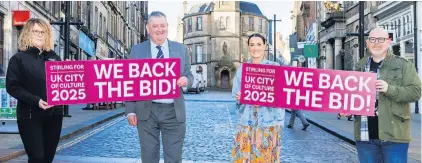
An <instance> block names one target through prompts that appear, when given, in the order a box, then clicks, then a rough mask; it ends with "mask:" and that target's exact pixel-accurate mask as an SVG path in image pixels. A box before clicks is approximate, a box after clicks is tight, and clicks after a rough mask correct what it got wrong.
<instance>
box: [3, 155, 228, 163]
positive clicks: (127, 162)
mask: <svg viewBox="0 0 422 163" xmlns="http://www.w3.org/2000/svg"><path fill="white" fill-rule="evenodd" d="M26 161H27V157H20V158H19V159H17V160H13V161H9V162H8V163H24V162H26ZM53 162H60V163H73V162H78V163H142V160H141V158H109V157H80V156H60V155H56V156H55V157H54V161H53ZM182 162H183V163H230V162H212V161H190V160H182ZM160 163H164V160H160Z"/></svg>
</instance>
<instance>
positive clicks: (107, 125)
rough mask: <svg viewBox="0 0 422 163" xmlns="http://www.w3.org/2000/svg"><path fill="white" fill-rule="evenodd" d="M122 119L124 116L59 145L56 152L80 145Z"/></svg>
mask: <svg viewBox="0 0 422 163" xmlns="http://www.w3.org/2000/svg"><path fill="white" fill-rule="evenodd" d="M123 119H125V117H124V116H121V117H117V118H116V119H114V120H112V121H111V122H108V123H106V124H105V125H103V126H101V127H99V128H97V129H94V130H92V131H90V132H88V133H86V134H83V135H81V136H79V137H77V138H75V139H74V140H72V141H69V142H67V143H64V144H62V145H60V146H59V147H57V150H56V151H59V150H62V149H65V148H69V147H71V146H73V145H75V144H77V143H80V142H81V141H84V140H85V139H87V138H89V137H91V136H92V135H95V134H97V133H98V132H101V131H103V130H105V129H106V128H108V127H111V126H113V125H115V124H116V123H119V122H120V121H122V120H123Z"/></svg>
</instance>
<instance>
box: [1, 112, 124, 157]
mask: <svg viewBox="0 0 422 163" xmlns="http://www.w3.org/2000/svg"><path fill="white" fill-rule="evenodd" d="M122 115H124V110H122V109H121V108H119V109H116V110H114V111H112V112H110V113H108V114H104V115H101V116H98V117H96V118H94V119H91V120H87V121H85V122H82V123H81V124H75V125H72V126H69V127H67V128H65V129H62V132H61V134H60V142H62V141H63V140H66V139H70V138H72V137H74V136H75V135H78V134H80V133H83V132H85V131H87V130H90V129H92V128H94V127H96V126H98V125H101V124H103V123H105V122H107V121H109V120H111V119H114V118H117V117H119V116H122ZM7 150H10V152H11V153H10V154H8V155H6V156H3V157H0V162H3V161H8V160H11V159H14V158H16V157H20V156H22V155H24V154H26V152H25V149H24V147H23V144H21V145H17V146H15V147H12V148H10V149H7Z"/></svg>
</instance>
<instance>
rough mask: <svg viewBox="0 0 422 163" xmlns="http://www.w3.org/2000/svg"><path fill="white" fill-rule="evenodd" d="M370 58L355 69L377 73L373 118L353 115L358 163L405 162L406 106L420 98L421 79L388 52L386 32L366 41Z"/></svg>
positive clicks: (374, 32) (376, 31)
mask: <svg viewBox="0 0 422 163" xmlns="http://www.w3.org/2000/svg"><path fill="white" fill-rule="evenodd" d="M366 44H367V46H368V50H369V53H370V55H369V56H366V57H364V58H362V59H361V60H360V61H359V63H358V64H357V65H356V67H355V70H357V71H364V72H372V73H376V74H377V77H378V79H377V82H376V90H377V92H376V102H375V116H369V117H367V116H355V121H354V123H355V125H354V126H355V128H354V136H355V139H356V149H357V151H358V156H359V161H360V162H365V163H366V162H370V163H371V162H386V163H390V162H394V163H406V162H407V151H408V148H409V142H410V139H411V135H410V118H411V117H410V114H411V113H410V103H411V102H415V101H417V100H419V99H420V98H421V80H420V79H419V77H418V74H417V73H416V69H415V66H414V64H413V63H412V62H409V61H407V60H406V59H404V58H401V57H400V56H396V55H394V54H393V53H392V52H391V51H389V47H390V45H391V40H390V39H389V35H388V33H387V31H386V30H384V29H382V28H375V29H373V30H372V31H371V32H370V33H369V38H368V40H366Z"/></svg>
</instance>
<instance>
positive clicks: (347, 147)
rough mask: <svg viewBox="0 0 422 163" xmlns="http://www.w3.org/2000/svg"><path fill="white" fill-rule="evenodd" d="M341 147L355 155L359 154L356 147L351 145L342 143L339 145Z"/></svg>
mask: <svg viewBox="0 0 422 163" xmlns="http://www.w3.org/2000/svg"><path fill="white" fill-rule="evenodd" d="M339 145H340V146H342V147H343V148H345V149H347V150H349V151H351V152H353V153H354V154H358V152H357V150H356V147H354V146H352V145H350V144H349V143H346V142H342V143H339Z"/></svg>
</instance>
